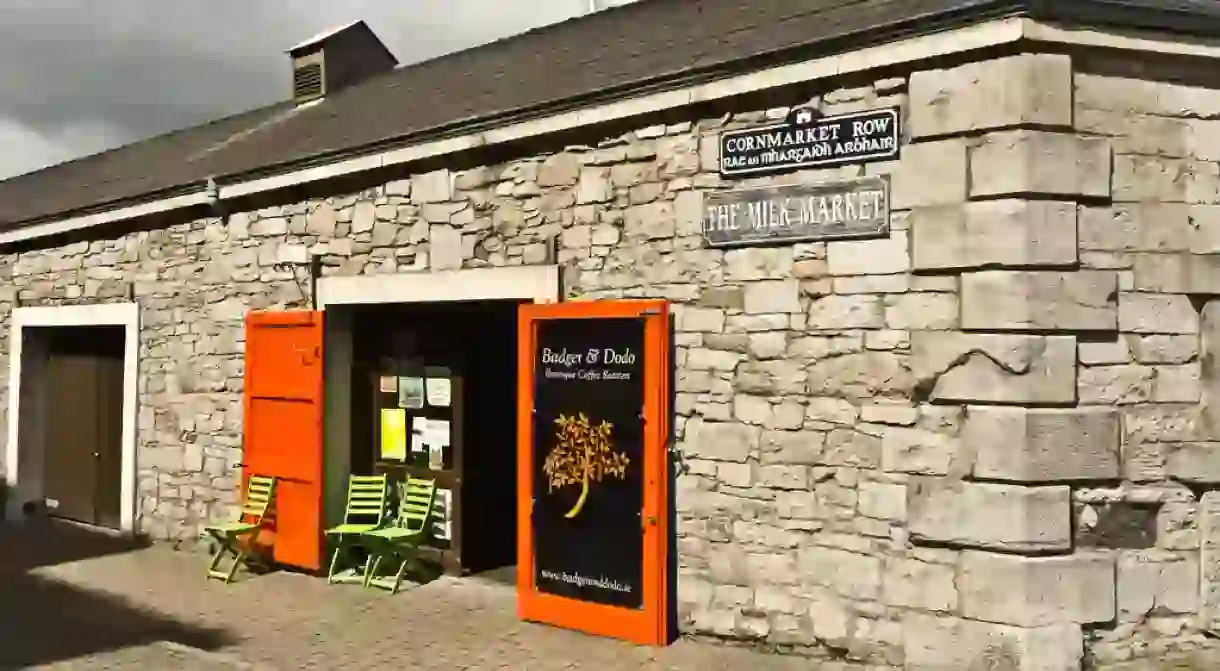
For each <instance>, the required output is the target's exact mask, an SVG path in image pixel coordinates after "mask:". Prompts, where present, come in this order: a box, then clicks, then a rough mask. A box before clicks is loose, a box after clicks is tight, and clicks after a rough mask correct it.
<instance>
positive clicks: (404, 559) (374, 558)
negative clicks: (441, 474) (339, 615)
mask: <svg viewBox="0 0 1220 671" xmlns="http://www.w3.org/2000/svg"><path fill="white" fill-rule="evenodd" d="M399 493H400V494H399V497H398V515H397V516H396V517H395V519H394V521H393V522H392V523H391V524H389V525H387V526H385V527H382V528H380V529H373V530H371V531H366V532H364V533H363V534H361V536H362V538H363V542H364V547H365V548H367V549H368V551H369V556H370V559H371V562H370V565H369V568H368V570H367V571H365V573H364V586H365V587H380V588H381V589H386V590H389V591H390V593H391V594H397V593H398V586H399V585H400V584H402V577H403V575H404V574H405V573H406V571H407V566H408V565H412V564H415V563H416V562H417V560H418V550H419V546H420V544H421V543H423V541H424V539H426V538H427V537H428V520H429V518H431V517H432V504H433V502H434V501H435V499H436V481H435V480H422V479H418V478H412V477H408V478H407V480H406V482H404V483H402V485H401V486H400V489H399ZM384 559H390V560H392V561H397V562H398V570H397V572H395V574H394V576H393V577H392V578H391V577H389V576H386V577H382V576H380V575H379V574H378V569H379V568H380V567H381V562H382V560H384Z"/></svg>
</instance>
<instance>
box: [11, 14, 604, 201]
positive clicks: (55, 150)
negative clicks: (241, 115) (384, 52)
mask: <svg viewBox="0 0 1220 671" xmlns="http://www.w3.org/2000/svg"><path fill="white" fill-rule="evenodd" d="M621 3H622V0H618V1H617V2H612V3H611V4H621ZM588 7H589V0H205V1H199V0H0V16H3V17H4V18H3V20H2V21H0V147H3V151H0V179H2V178H5V177H11V176H13V175H17V174H21V173H25V172H29V171H32V170H37V169H39V168H42V167H45V166H48V165H52V164H55V163H59V162H62V161H66V160H69V159H72V158H77V157H80V156H85V155H88V154H92V153H96V152H98V151H102V150H105V149H109V148H113V147H117V146H121V145H123V144H127V143H129V142H132V141H135V140H138V139H142V138H146V137H151V136H154V135H159V134H161V133H165V132H168V131H171V130H175V129H179V128H187V127H190V126H195V125H198V124H202V123H206V122H207V121H211V120H213V119H218V118H220V117H223V116H227V115H230V114H235V113H237V112H242V111H245V110H248V109H252V108H255V107H259V106H262V105H265V104H269V103H273V102H276V101H279V100H285V99H287V98H288V97H289V96H290V93H291V72H290V69H289V61H288V56H287V54H285V53H284V52H285V50H286V49H288V48H289V47H291V46H293V45H295V44H297V43H298V42H301V41H304V40H306V39H308V38H310V37H312V36H313V35H315V34H317V33H319V32H322V31H323V30H326V29H327V28H330V27H334V26H338V25H342V24H345V23H348V22H350V21H354V20H356V19H363V20H364V21H366V22H367V23H368V24H369V26H370V27H371V28H372V29H373V31H374V32H375V33H377V35H378V36H379V37H380V38H381V39H382V41H384V42H385V43H386V46H388V47H389V48H390V51H392V52H393V53H394V55H395V56H396V57H397V58H398V60H399V62H400V63H404V64H405V63H411V62H415V61H419V60H423V59H426V58H431V57H434V56H439V55H442V54H445V53H450V52H453V51H457V50H460V49H463V48H466V47H470V46H474V45H477V44H482V43H485V42H489V41H491V40H494V39H497V38H499V37H503V36H507V35H512V34H515V33H519V32H523V31H525V30H528V29H530V28H533V27H535V26H539V25H543V24H547V23H553V22H556V21H562V20H564V19H568V18H571V17H573V16H577V15H579V14H582V13H585V12H587V10H588Z"/></svg>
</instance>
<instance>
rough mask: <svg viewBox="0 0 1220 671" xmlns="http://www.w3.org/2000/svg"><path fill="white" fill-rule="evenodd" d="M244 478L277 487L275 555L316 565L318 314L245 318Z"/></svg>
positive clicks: (319, 554) (319, 469)
mask: <svg viewBox="0 0 1220 671" xmlns="http://www.w3.org/2000/svg"><path fill="white" fill-rule="evenodd" d="M245 384H246V396H245V440H244V447H243V449H244V455H243V460H244V463H245V469H244V473H243V476H245V477H248V476H249V475H251V474H255V475H273V476H275V477H276V478H278V479H279V483H278V485H277V494H276V505H275V514H274V516H273V518H272V519H271V521H270V522H269V526H270V527H271V529H272V530H273V532H274V534H273V537H274V547H275V561H276V562H278V563H280V564H285V565H288V566H295V567H298V568H302V569H307V570H315V571H316V570H318V569H320V568H321V566H322V313H321V312H304V311H292V312H251V313H250V314H249V315H247V316H246V383H245Z"/></svg>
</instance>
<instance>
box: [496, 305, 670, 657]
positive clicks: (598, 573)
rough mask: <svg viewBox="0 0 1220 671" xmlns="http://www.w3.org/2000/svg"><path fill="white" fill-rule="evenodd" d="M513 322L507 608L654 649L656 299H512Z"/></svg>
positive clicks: (661, 379)
mask: <svg viewBox="0 0 1220 671" xmlns="http://www.w3.org/2000/svg"><path fill="white" fill-rule="evenodd" d="M518 329H519V333H518V347H519V350H518V374H519V382H518V384H519V387H518V421H517V431H518V452H517V455H518V456H517V459H518V464H517V492H518V502H519V503H518V509H517V515H518V526H517V528H518V545H517V610H518V613H519V615H520V616H521V618H523V619H526V620H531V621H535V622H543V623H547V624H552V625H555V626H560V627H566V628H570V629H577V630H581V631H585V632H588V633H591V634H596V635H601V636H610V637H614V638H620V639H624V640H627V641H632V642H634V643H638V644H642V645H665V644H668V642H669V639H668V631H667V627H668V623H669V620H668V617H667V615H668V610H667V604H668V598H667V595H666V585H667V571H668V563H667V562H668V537H669V528H668V526H669V510H668V497H667V495H668V459H667V452H666V437H667V435H668V427H667V419H668V406H669V403H668V398H669V397H668V385H669V375H668V369H669V312H668V308H667V305H666V303H665V302H664V301H596V302H573V303H558V304H545V305H523V306H522V307H521V308H520V317H519V325H518Z"/></svg>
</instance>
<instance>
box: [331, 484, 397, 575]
mask: <svg viewBox="0 0 1220 671" xmlns="http://www.w3.org/2000/svg"><path fill="white" fill-rule="evenodd" d="M388 499H389V483H388V482H387V481H386V476H385V475H384V474H382V475H353V476H351V477H350V478H348V481H347V510H346V511H344V513H343V524H340V525H338V526H336V527H332V528H330V529H327V530H326V535H327V536H329V537H331V538H333V539H334V543H335V551H334V554H333V555H331V558H330V570H329V572H328V573H327V576H326V581H327V582H328V583H363V582H364V574H365V571H361V570H359V568H358V567H357V566H356V565H355V562H354V561H353V557H352V551H353V550H354V549H355V548H356V546H358V545H361V534H363V533H365V532H368V531H372V530H374V529H378V528H380V527H381V526H382V525H384V524H385V522H386V513H387V512H388V508H389V505H388V504H389V501H388ZM366 568H367V565H366Z"/></svg>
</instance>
